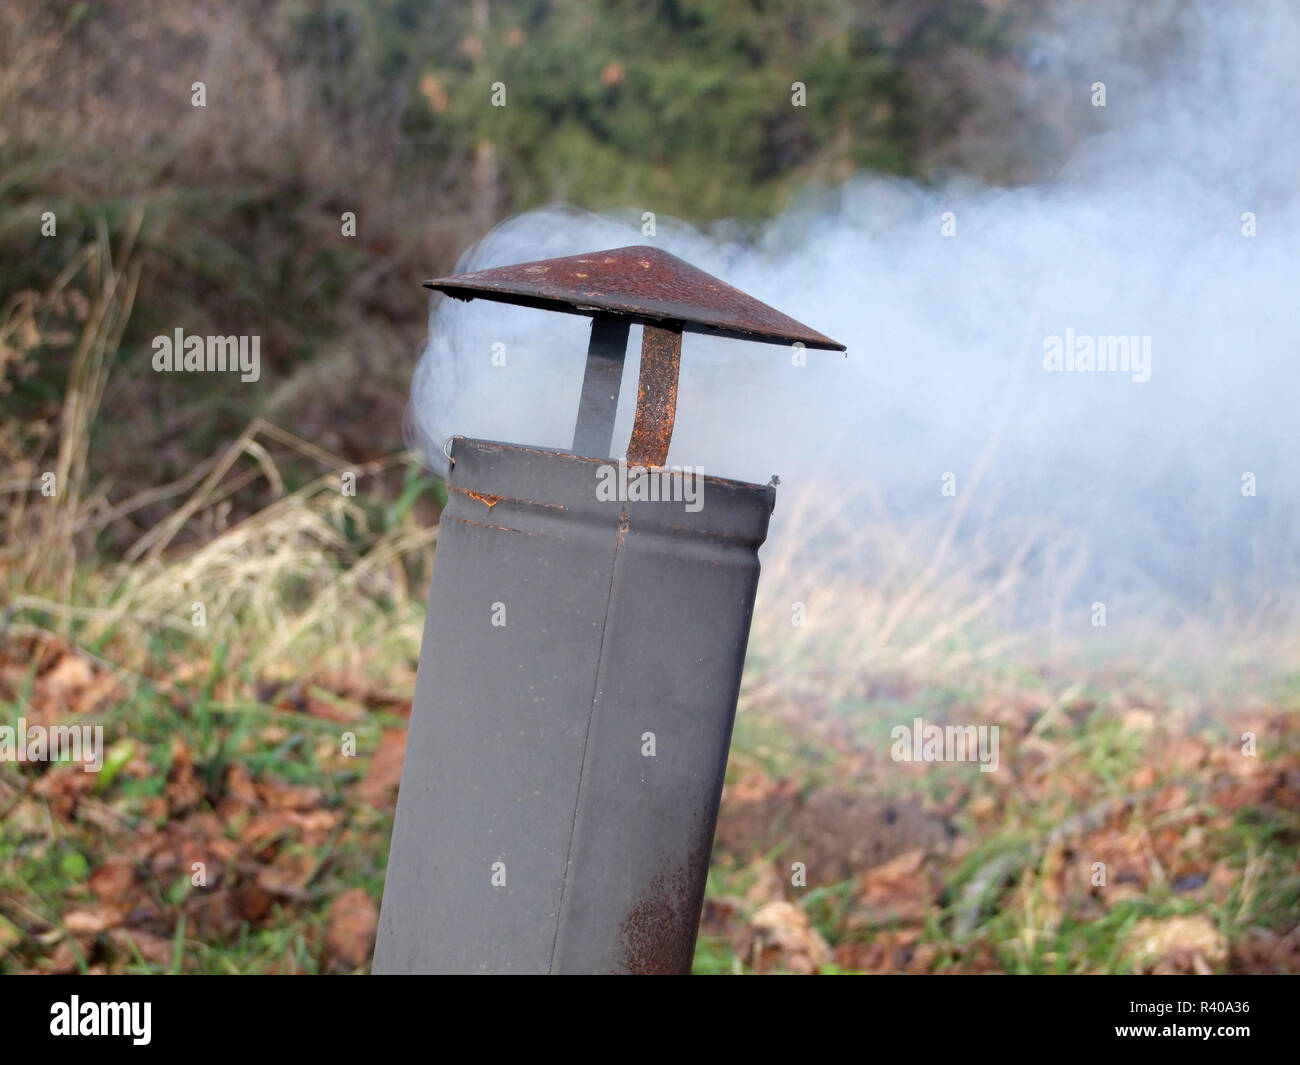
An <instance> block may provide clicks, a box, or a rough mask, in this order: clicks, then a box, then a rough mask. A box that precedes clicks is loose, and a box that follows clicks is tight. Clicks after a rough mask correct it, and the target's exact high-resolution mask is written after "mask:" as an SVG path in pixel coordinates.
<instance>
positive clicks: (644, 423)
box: [627, 322, 682, 466]
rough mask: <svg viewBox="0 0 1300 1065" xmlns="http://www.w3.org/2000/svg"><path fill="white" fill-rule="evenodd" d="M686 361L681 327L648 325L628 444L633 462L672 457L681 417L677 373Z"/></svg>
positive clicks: (629, 460)
mask: <svg viewBox="0 0 1300 1065" xmlns="http://www.w3.org/2000/svg"><path fill="white" fill-rule="evenodd" d="M681 362H682V330H681V327H680V326H678V327H677V328H675V329H673V328H668V329H665V328H663V327H662V326H657V325H650V324H649V323H648V322H647V323H646V325H645V332H644V335H643V337H642V339H641V379H640V381H639V382H638V384H637V393H636V420H635V421H634V422H633V423H632V441H631V443H629V444H628V446H627V463H628V465H629V466H662V465H663V464H664V463H665V462H666V461H667V459H668V445H669V443H670V442H671V441H672V438H673V422H674V420H675V419H676V417H677V375H678V372H679V370H680V369H681Z"/></svg>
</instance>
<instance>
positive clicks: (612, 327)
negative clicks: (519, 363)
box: [573, 314, 631, 458]
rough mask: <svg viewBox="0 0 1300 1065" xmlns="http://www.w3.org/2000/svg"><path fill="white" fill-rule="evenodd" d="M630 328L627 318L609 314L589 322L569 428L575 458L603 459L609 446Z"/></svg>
mask: <svg viewBox="0 0 1300 1065" xmlns="http://www.w3.org/2000/svg"><path fill="white" fill-rule="evenodd" d="M630 326H631V323H630V322H629V320H628V319H626V318H618V317H615V316H614V315H610V314H598V315H596V316H595V317H594V318H592V320H591V342H590V343H589V344H588V345H587V369H586V371H585V372H584V374H583V377H582V397H581V398H580V399H579V400H578V421H577V424H576V425H574V428H573V450H574V452H576V453H577V454H579V455H586V456H588V457H590V458H607V457H608V456H609V453H610V449H611V448H612V447H613V443H614V415H615V414H617V413H618V393H619V388H620V387H621V386H622V383H623V360H624V359H625V358H626V357H627V334H628V329H629V328H630Z"/></svg>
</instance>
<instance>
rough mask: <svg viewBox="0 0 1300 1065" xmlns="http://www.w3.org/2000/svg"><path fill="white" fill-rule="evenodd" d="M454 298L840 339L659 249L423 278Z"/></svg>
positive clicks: (693, 329)
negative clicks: (826, 334) (428, 279)
mask: <svg viewBox="0 0 1300 1065" xmlns="http://www.w3.org/2000/svg"><path fill="white" fill-rule="evenodd" d="M425 287H426V288H431V289H435V290H436V291H438V292H445V293H447V295H449V296H454V297H455V298H456V299H462V300H471V299H488V300H496V301H498V302H501V303H517V304H520V305H522V306H524V307H539V308H542V309H544V310H551V311H564V312H566V313H569V314H585V315H588V316H595V315H597V314H602V315H604V314H610V315H617V316H622V317H627V318H630V319H633V320H634V321H638V322H642V323H649V324H651V325H660V326H664V327H667V328H674V329H681V330H682V331H683V332H688V333H703V334H705V335H710V336H723V337H734V338H736V339H739V340H757V341H761V342H764V343H768V344H794V343H802V344H803V345H804V346H805V347H808V348H820V349H823V350H827V351H843V350H844V345H843V344H841V343H839V342H838V341H835V340H832V339H831V338H830V337H828V336H823V335H822V334H821V333H819V332H817V330H815V329H810V328H809V327H808V326H806V325H804V324H802V323H801V322H796V321H795V320H794V319H793V318H790V317H787V316H786V315H784V314H782V313H781V312H780V311H778V310H776V309H774V308H772V307H769V306H768V305H767V304H766V303H760V302H759V301H758V300H756V299H754V298H753V297H752V296H747V295H745V293H743V292H741V291H740V290H739V289H737V288H733V287H732V286H731V285H728V284H727V283H726V282H725V281H719V280H718V279H717V278H716V277H714V276H713V275H712V274H706V273H705V272H704V271H703V270H699V269H696V268H695V267H694V266H692V265H691V264H690V263H688V262H684V261H683V260H681V259H679V258H677V256H675V255H669V254H668V253H667V252H666V251H660V250H659V249H658V248H650V247H646V246H637V247H631V248H614V249H612V250H610V251H597V252H588V253H587V254H585V255H569V256H566V257H564V258H561V259H542V260H539V261H537V262H531V263H518V264H516V265H514V266H501V267H497V268H496V269H494V270H476V271H475V272H473V273H469V274H457V275H456V276H454V277H440V278H436V279H435V280H433V281H426V282H425Z"/></svg>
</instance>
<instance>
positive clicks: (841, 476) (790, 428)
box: [410, 0, 1300, 607]
mask: <svg viewBox="0 0 1300 1065" xmlns="http://www.w3.org/2000/svg"><path fill="white" fill-rule="evenodd" d="M1160 10H1163V11H1165V12H1166V13H1167V14H1166V17H1168V18H1169V19H1171V22H1170V25H1169V27H1168V29H1169V34H1168V36H1169V39H1170V40H1171V41H1173V40H1176V41H1177V42H1178V43H1177V45H1176V48H1175V50H1173V51H1172V52H1171V53H1170V54H1168V55H1165V56H1164V57H1162V58H1161V60H1160V62H1159V64H1158V66H1157V64H1156V63H1155V61H1154V60H1150V59H1149V58H1146V57H1144V58H1143V59H1142V60H1141V61H1140V62H1141V64H1142V65H1134V64H1135V63H1138V62H1139V60H1137V59H1135V58H1133V57H1130V56H1127V55H1125V54H1124V53H1125V50H1126V48H1128V47H1129V43H1130V42H1128V41H1127V39H1126V38H1125V36H1124V34H1123V33H1122V32H1119V31H1118V30H1117V29H1116V27H1115V26H1113V25H1110V24H1107V23H1103V22H1098V21H1095V19H1094V17H1093V16H1091V15H1088V14H1078V15H1075V16H1073V17H1072V18H1071V19H1070V20H1068V21H1063V22H1062V24H1061V28H1060V30H1059V32H1058V33H1057V34H1056V35H1046V36H1043V37H1041V38H1040V39H1038V40H1036V41H1035V42H1033V45H1032V47H1031V50H1030V53H1029V54H1028V55H1027V56H1026V57H1025V58H1026V61H1027V62H1030V61H1032V62H1034V63H1039V64H1042V63H1048V64H1055V65H1057V66H1059V67H1060V70H1061V76H1062V78H1063V79H1065V84H1066V86H1067V88H1069V87H1070V86H1071V85H1072V86H1073V89H1072V91H1073V92H1074V93H1075V94H1076V95H1077V104H1078V107H1079V108H1081V109H1085V110H1086V111H1087V118H1088V120H1090V124H1091V125H1092V126H1094V127H1095V129H1096V133H1095V135H1093V136H1090V137H1089V138H1088V139H1086V140H1085V141H1084V142H1083V143H1082V144H1080V145H1079V146H1078V148H1077V149H1076V150H1075V151H1074V152H1073V154H1072V156H1071V158H1070V159H1069V161H1068V163H1066V165H1065V166H1064V167H1063V168H1061V169H1060V170H1059V171H1058V172H1057V173H1056V174H1055V175H1054V176H1053V177H1052V178H1051V179H1050V180H1046V181H1043V182H1042V183H1040V184H1036V185H1033V186H1027V187H1019V188H1010V189H1008V188H986V187H977V186H974V185H972V184H971V183H970V182H969V181H954V182H951V183H949V184H947V185H945V186H943V187H939V188H929V187H924V186H922V185H920V184H918V183H915V182H911V181H904V180H897V179H885V178H880V177H876V176H871V175H864V176H861V177H859V178H858V179H856V180H854V181H852V182H849V183H848V184H847V185H845V186H843V187H842V188H839V189H837V190H834V191H829V192H828V191H819V192H810V193H808V194H807V195H806V196H804V197H802V198H801V199H800V200H799V202H797V203H795V204H794V205H792V206H791V207H790V208H789V209H788V210H787V211H786V212H785V213H784V214H782V215H781V217H779V218H777V219H776V220H774V221H773V222H772V223H771V224H770V225H769V226H767V227H766V228H765V229H764V230H763V231H762V232H761V234H759V235H758V236H757V238H755V239H750V240H744V239H741V238H739V237H736V236H734V235H730V231H729V229H728V228H725V227H724V228H717V229H715V230H714V231H712V232H710V233H707V234H706V233H701V232H699V231H697V230H695V229H692V228H690V227H688V226H685V225H682V224H678V223H674V222H671V221H669V220H667V219H665V218H663V217H662V216H661V217H659V218H658V219H657V232H656V234H655V236H654V237H652V238H647V237H644V236H643V235H642V233H641V210H642V208H639V207H638V208H637V209H636V210H635V211H629V212H627V213H626V214H611V215H608V216H596V215H592V214H588V213H584V212H580V211H576V210H574V209H571V208H567V207H555V208H549V209H545V210H539V211H534V212H530V213H528V214H525V215H523V216H520V217H517V218H514V219H511V220H509V221H508V222H505V223H504V224H502V225H501V226H499V227H497V228H496V229H495V230H494V231H493V232H492V233H491V234H490V235H489V236H488V237H487V238H486V239H484V240H483V241H482V242H481V243H480V244H479V245H477V246H476V247H474V248H473V249H471V250H470V251H469V252H467V253H466V255H465V256H464V257H463V259H462V261H461V262H460V263H459V264H458V267H457V269H458V271H459V270H470V269H481V268H485V267H489V266H498V265H505V264H508V263H514V262H522V261H527V260H531V259H541V258H547V257H551V256H558V255H570V254H577V253H580V252H586V251H593V250H599V249H605V248H613V247H620V246H623V245H628V244H645V243H653V244H655V245H657V246H660V247H663V248H665V249H666V250H668V251H670V252H672V253H673V254H675V255H678V256H680V257H682V258H683V259H686V260H687V261H688V262H691V263H693V264H694V265H696V266H699V267H700V268H702V269H704V270H706V271H708V272H710V273H713V274H716V275H717V276H718V277H721V278H722V279H723V280H725V281H727V282H729V283H730V284H733V285H735V286H736V287H738V288H740V289H742V290H743V291H745V292H748V293H749V294H751V295H753V296H755V297H757V298H758V299H760V300H763V301H764V302H767V303H770V304H771V305H773V306H774V307H776V308H777V309H779V310H781V311H783V312H785V313H787V314H789V315H791V316H792V317H794V318H796V319H798V320H800V321H802V322H805V323H807V324H808V325H810V326H812V327H813V328H815V329H818V330H820V331H821V332H823V333H826V334H828V335H829V336H832V337H834V338H835V339H837V340H840V341H841V342H843V343H845V344H847V345H848V349H849V350H848V357H847V358H845V357H843V356H840V355H838V354H835V353H829V352H808V355H807V365H805V366H794V365H791V358H790V352H789V350H788V349H785V348H781V347H776V346H769V345H759V344H747V343H743V342H739V341H720V340H713V339H708V338H703V337H699V336H694V335H690V334H688V335H687V336H686V337H685V341H684V345H683V354H682V377H681V388H680V394H679V395H680V400H679V407H678V419H677V429H676V433H675V435H674V437H673V443H672V450H671V452H670V454H669V458H668V462H669V463H670V464H671V463H682V464H686V463H690V464H702V465H703V466H704V468H705V470H706V472H708V473H710V474H715V475H718V476H724V477H737V478H741V479H746V480H751V481H757V482H765V481H767V480H768V478H769V476H770V475H771V474H774V473H775V474H779V475H780V477H781V481H782V487H781V489H780V493H779V496H780V495H781V494H784V493H787V492H789V491H791V490H792V489H797V488H798V487H799V486H800V485H801V484H803V485H806V484H808V483H810V482H811V481H813V480H816V479H819V478H826V477H831V478H833V479H834V480H833V483H834V484H836V485H837V486H838V495H839V497H840V498H842V499H843V500H844V501H845V503H846V505H848V506H850V507H851V506H854V505H856V504H855V500H856V501H860V503H861V506H862V508H863V511H864V514H865V513H866V512H867V509H868V508H867V503H866V502H865V501H866V500H868V499H870V500H872V503H871V506H872V507H875V508H881V507H883V508H884V509H886V510H887V511H888V512H889V513H891V514H892V515H894V516H895V517H897V516H899V515H903V516H906V515H920V516H922V517H924V516H926V515H939V514H942V513H943V512H945V511H946V510H948V509H950V508H951V507H952V506H953V505H954V500H953V499H952V498H948V497H945V496H943V495H942V494H941V486H942V483H943V478H944V475H945V474H948V473H951V474H953V475H954V481H955V486H956V489H957V491H958V493H959V494H960V493H964V492H978V493H979V499H980V506H979V507H978V508H977V512H978V515H979V518H980V521H981V522H982V523H984V524H985V527H987V528H996V527H998V526H999V524H1000V523H1002V524H1006V523H1014V521H1015V520H1017V519H1018V518H1020V517H1024V516H1031V515H1036V516H1043V515H1047V516H1050V517H1051V518H1052V519H1053V520H1055V521H1058V522H1059V523H1061V525H1062V527H1066V528H1070V529H1075V530H1079V532H1080V533H1081V535H1082V536H1083V537H1085V538H1086V541H1087V543H1088V557H1089V562H1088V567H1087V570H1086V573H1085V574H1084V576H1083V579H1082V583H1081V585H1080V588H1079V590H1078V594H1079V596H1080V597H1081V599H1082V601H1085V602H1086V601H1090V600H1091V599H1094V598H1097V599H1106V598H1107V597H1108V596H1111V597H1113V596H1120V595H1129V596H1143V597H1145V596H1151V595H1155V594H1157V593H1161V594H1164V593H1167V594H1169V595H1171V596H1175V597H1177V599H1178V600H1179V601H1180V602H1182V603H1184V604H1191V605H1192V606H1193V607H1195V606H1197V605H1202V606H1203V605H1205V604H1208V603H1210V602H1211V601H1215V602H1217V601H1219V599H1220V597H1221V596H1222V595H1223V594H1225V589H1226V590H1229V591H1230V592H1231V594H1232V595H1233V596H1235V597H1238V598H1239V599H1240V600H1241V601H1243V602H1245V603H1246V604H1247V605H1248V606H1250V605H1254V604H1257V603H1258V602H1260V601H1261V600H1262V599H1263V598H1264V597H1266V596H1272V597H1273V598H1275V599H1277V598H1282V597H1285V596H1287V595H1288V594H1290V593H1292V592H1293V591H1294V589H1295V588H1296V587H1297V586H1298V585H1300V580H1298V578H1300V548H1298V547H1297V530H1300V475H1298V474H1297V458H1298V457H1300V413H1297V407H1298V405H1300V303H1298V300H1297V288H1298V286H1297V281H1298V280H1300V267H1298V266H1297V262H1298V260H1300V196H1297V181H1300V62H1297V58H1296V57H1297V56H1300V5H1296V4H1294V3H1287V2H1284V0H1279V2H1277V3H1252V4H1247V5H1240V6H1236V5H1234V7H1233V8H1232V9H1231V10H1229V9H1227V8H1226V7H1225V8H1211V7H1209V6H1194V7H1185V6H1177V7H1167V8H1163V9H1160ZM1168 12H1177V13H1178V14H1177V18H1176V21H1174V20H1175V16H1174V15H1173V14H1168ZM1172 47H1174V46H1172V45H1171V48H1172ZM1094 82H1104V83H1105V85H1106V96H1107V100H1106V107H1105V108H1104V109H1102V108H1096V109H1095V110H1094V109H1092V105H1091V97H1092V94H1093V90H1092V85H1093V83H1094ZM1009 106H1010V104H1009ZM945 212H951V215H952V216H953V218H954V219H955V225H956V233H955V235H952V236H945V235H943V233H942V226H943V221H944V214H945ZM1248 212H1249V213H1251V214H1252V215H1253V217H1254V220H1255V221H1254V224H1255V226H1256V235H1254V236H1245V235H1243V227H1244V226H1245V225H1246V223H1245V222H1244V221H1243V216H1244V215H1246V214H1247V213H1248ZM731 228H733V229H734V227H731ZM588 331H589V320H588V319H585V318H580V317H576V316H570V315H559V314H554V313H548V312H544V311H536V310H527V309H520V308H511V307H505V306H503V305H499V304H492V303H484V302H474V303H468V304H466V303H462V302H459V301H454V300H448V299H443V298H441V297H435V299H434V305H433V310H432V314H431V318H430V339H429V342H428V346H427V347H426V349H425V351H424V354H423V357H422V359H421V362H420V365H419V368H418V370H417V373H416V377H415V382H414V387H413V396H412V408H411V412H410V414H411V422H412V424H413V427H414V429H415V432H416V435H417V437H418V441H419V443H420V445H421V446H423V447H424V449H425V451H426V454H428V456H429V459H430V462H431V463H432V464H433V465H434V466H435V467H439V466H440V465H441V464H442V463H443V457H442V453H441V448H442V444H443V441H444V440H445V439H446V438H447V437H449V436H450V435H452V434H453V433H457V434H464V435H470V436H478V437H485V438H489V439H502V440H511V441H515V442H519V443H524V444H533V445H538V446H543V447H555V448H565V447H568V446H569V443H570V440H571V437H572V430H573V420H574V416H575V414H576V410H577V403H578V394H579V388H580V384H581V379H582V369H583V363H584V355H585V350H586V340H587V334H588ZM1067 333H1070V334H1072V335H1074V336H1076V337H1083V336H1088V337H1097V338H1102V337H1108V336H1123V337H1149V338H1150V352H1151V360H1150V366H1149V380H1146V381H1135V380H1134V374H1132V373H1119V372H1104V373H1100V372H1093V373H1080V372H1073V373H1071V372H1060V373H1049V372H1047V371H1046V370H1045V368H1044V345H1045V339H1046V338H1049V337H1052V336H1057V337H1065V336H1066V335H1067ZM639 340H640V338H639V330H638V329H636V328H634V329H633V332H632V338H631V341H630V344H629V358H628V362H627V366H626V370H625V377H624V386H623V399H622V403H621V405H620V412H619V421H618V424H617V426H616V431H615V440H616V448H618V447H620V446H621V445H622V444H625V442H626V440H627V437H628V434H629V432H630V428H631V416H632V411H631V407H632V402H633V400H634V397H635V393H636V376H635V375H636V372H637V360H636V358H635V353H636V352H637V351H638V350H639ZM495 344H502V345H504V349H496V350H497V351H498V352H499V353H500V352H502V351H503V353H504V361H505V365H504V366H495V365H493V358H492V356H493V351H494V347H493V346H494V345H495ZM1246 475H1253V478H1254V483H1255V486H1256V488H1255V490H1256V494H1255V495H1254V496H1253V497H1252V496H1248V495H1243V477H1245V476H1246ZM780 511H781V506H780V500H779V499H778V518H779V517H780ZM775 534H776V533H775V532H774V535H775ZM1292 601H1293V602H1294V596H1292Z"/></svg>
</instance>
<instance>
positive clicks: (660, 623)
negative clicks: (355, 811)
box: [373, 248, 840, 973]
mask: <svg viewBox="0 0 1300 1065" xmlns="http://www.w3.org/2000/svg"><path fill="white" fill-rule="evenodd" d="M431 284H432V285H433V286H434V287H437V288H441V289H443V290H444V291H447V292H449V293H451V294H453V295H456V296H459V297H460V298H472V297H474V296H485V297H486V298H489V299H496V300H505V301H509V302H518V303H524V304H526V305H530V306H539V307H548V308H551V309H558V310H566V311H571V312H573V313H581V314H589V315H592V316H593V317H594V319H595V321H594V326H593V333H592V340H591V346H590V349H589V353H588V371H587V377H586V381H585V383H584V386H583V390H582V394H581V401H580V405H579V411H580V413H579V418H578V423H579V424H578V431H577V433H576V435H575V444H574V448H575V451H574V452H565V451H548V450H542V449H538V448H530V447H523V446H520V445H516V444H505V443H496V442H492V441H484V440H471V439H467V438H463V437H456V438H455V439H454V440H453V442H452V447H451V452H450V457H451V470H450V473H449V475H448V478H447V487H448V490H449V500H448V504H447V507H446V508H445V509H444V511H443V514H442V519H441V526H440V531H439V539H438V549H437V557H436V561H435V565H434V577H433V585H432V588H431V590H430V594H429V608H428V620H427V623H426V627H425V632H424V643H423V646H422V649H421V655H420V669H419V676H418V679H417V682H416V691H415V700H414V704H413V707H412V712H411V724H410V731H409V734H408V740H407V748H406V761H405V765H404V766H403V770H402V785H401V790H400V793H399V798H398V805H397V817H396V821H395V824H394V829H393V840H392V850H391V856H390V859H389V865H388V874H387V880H386V882H385V887H384V900H383V907H382V910H381V914H380V923H379V934H378V940H377V943H376V947H375V958H374V967H373V968H374V971H375V972H376V973H410V972H456V973H479V972H482V973H488V972H527V973H684V972H689V971H690V966H691V960H692V955H693V953H694V946H695V936H696V931H697V928H698V925H699V918H700V909H701V906H702V903H703V897H704V885H705V879H706V877H707V874H708V864H709V853H710V850H711V848H712V843H713V833H714V828H715V825H716V821H717V815H718V805H719V800H720V797H721V792H722V782H723V773H724V771H725V769H726V763H727V749H728V745H729V743H730V738H731V727H732V722H733V719H734V716H735V710H736V699H737V695H738V693H739V688H740V676H741V670H742V667H743V665H744V658H745V645H746V642H747V639H748V634H749V625H750V620H751V617H752V613H753V605H754V595H755V591H756V589H757V584H758V572H759V564H758V548H759V546H760V545H761V544H762V542H763V540H764V538H765V537H766V535H767V525H768V519H769V516H770V515H771V512H772V507H773V505H774V502H775V490H774V488H772V487H771V486H758V485H752V484H745V483H743V482H739V481H729V480H725V479H722V478H716V477H704V476H703V475H702V473H701V472H699V471H697V470H696V469H693V468H687V469H686V470H673V469H665V468H663V466H662V463H663V462H664V461H665V457H666V454H667V449H668V446H669V440H670V438H671V434H672V425H673V417H674V411H675V405H676V394H677V367H678V360H679V357H680V354H681V339H682V333H683V332H716V333H720V334H721V335H729V336H745V337H748V338H750V339H756V340H763V341H766V342H769V343H795V342H798V343H804V344H805V346H808V347H822V348H838V347H840V345H837V344H836V342H835V341H832V340H830V339H829V338H827V337H824V336H822V335H821V334H820V333H816V332H814V331H813V330H810V329H808V327H807V326H803V325H801V324H800V323H798V322H794V321H793V320H792V319H789V318H786V317H785V316H784V315H781V314H780V313H779V312H777V311H774V310H772V308H770V307H766V306H765V305H764V304H760V303H758V302H757V301H756V300H752V299H751V298H750V297H748V296H745V295H744V294H743V293H740V292H738V291H737V290H735V289H733V288H731V287H730V286H728V285H725V284H724V283H723V282H721V281H718V280H717V279H716V278H711V277H710V276H709V275H708V274H704V273H703V272H701V271H698V270H695V268H694V267H690V266H688V265H687V264H685V263H682V262H681V260H678V259H674V258H673V257H672V256H668V255H666V254H665V253H662V252H658V251H657V250H655V249H649V248H627V249H618V250H616V251H613V252H597V253H593V254H592V255H589V256H572V257H570V258H568V259H560V260H548V261H546V262H543V263H531V264H523V265H521V266H518V267H507V268H504V269H502V270H497V271H484V272H481V273H478V274H469V275H462V276H461V277H457V278H447V279H443V280H442V281H439V282H432V283H431ZM628 321H640V322H642V323H643V324H644V325H645V326H646V328H645V331H644V333H645V336H644V343H643V347H642V365H641V375H640V377H641V380H640V385H639V389H638V403H637V414H636V424H635V426H634V430H633V439H632V445H631V447H630V448H629V454H630V455H631V456H632V458H633V460H634V462H635V461H639V462H640V463H641V465H640V466H637V465H633V466H631V467H629V466H628V465H627V464H626V463H623V462H615V461H614V460H613V459H609V458H602V457H600V455H599V451H598V453H597V455H596V456H588V455H586V454H578V453H575V452H578V451H587V450H596V449H608V447H609V430H610V428H611V427H612V425H613V420H614V417H613V416H614V407H615V406H616V404H617V396H618V380H617V377H616V374H615V367H617V366H619V365H621V361H622V360H621V358H620V353H619V351H618V345H619V343H620V338H621V341H622V342H623V343H625V342H626V336H627V333H626V324H627V322H628Z"/></svg>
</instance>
